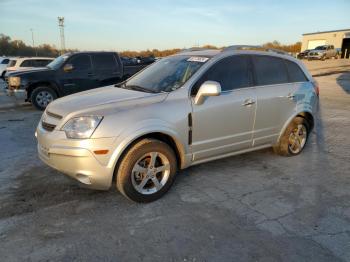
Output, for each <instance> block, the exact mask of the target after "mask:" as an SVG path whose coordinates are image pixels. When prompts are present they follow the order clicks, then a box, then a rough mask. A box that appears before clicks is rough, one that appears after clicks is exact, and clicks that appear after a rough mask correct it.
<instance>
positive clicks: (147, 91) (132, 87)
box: [120, 84, 158, 93]
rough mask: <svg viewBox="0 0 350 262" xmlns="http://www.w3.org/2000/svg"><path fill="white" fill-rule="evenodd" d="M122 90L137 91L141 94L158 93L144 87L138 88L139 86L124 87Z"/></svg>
mask: <svg viewBox="0 0 350 262" xmlns="http://www.w3.org/2000/svg"><path fill="white" fill-rule="evenodd" d="M120 87H121V88H125V89H130V90H135V91H141V92H146V93H158V92H156V91H153V90H150V89H147V88H144V87H142V86H137V85H125V84H124V85H122V86H120Z"/></svg>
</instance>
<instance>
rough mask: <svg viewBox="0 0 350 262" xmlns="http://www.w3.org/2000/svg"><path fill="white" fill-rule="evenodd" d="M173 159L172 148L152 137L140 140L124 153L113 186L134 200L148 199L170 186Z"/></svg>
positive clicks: (172, 178) (161, 193) (174, 174)
mask: <svg viewBox="0 0 350 262" xmlns="http://www.w3.org/2000/svg"><path fill="white" fill-rule="evenodd" d="M176 172H177V161H176V157H175V154H174V151H173V150H172V148H171V147H170V146H169V145H167V144H166V143H164V142H162V141H159V140H155V139H143V140H140V141H139V142H137V143H136V144H134V145H133V146H132V147H131V148H130V149H129V150H128V151H127V152H126V154H125V155H124V157H123V159H122V161H121V162H120V165H119V168H118V170H117V179H116V183H117V189H118V190H119V191H120V192H121V193H122V194H123V195H124V196H125V197H127V198H129V199H130V200H132V201H135V202H142V203H146V202H152V201H155V200H157V199H159V198H161V197H162V196H163V195H164V194H165V193H166V192H167V191H168V190H169V189H170V187H171V186H172V184H173V182H174V180H175V176H176Z"/></svg>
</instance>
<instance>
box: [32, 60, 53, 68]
mask: <svg viewBox="0 0 350 262" xmlns="http://www.w3.org/2000/svg"><path fill="white" fill-rule="evenodd" d="M49 63H50V60H44V59H38V60H33V66H34V67H45V66H46V65H48V64H49Z"/></svg>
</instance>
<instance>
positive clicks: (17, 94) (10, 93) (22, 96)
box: [6, 89, 27, 101]
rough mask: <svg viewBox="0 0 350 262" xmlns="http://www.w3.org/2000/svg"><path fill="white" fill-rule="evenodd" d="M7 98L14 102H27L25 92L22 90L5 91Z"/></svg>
mask: <svg viewBox="0 0 350 262" xmlns="http://www.w3.org/2000/svg"><path fill="white" fill-rule="evenodd" d="M6 93H7V95H8V96H13V97H15V98H16V100H24V101H26V100H27V90H24V89H6Z"/></svg>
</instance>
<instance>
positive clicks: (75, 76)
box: [59, 54, 98, 95]
mask: <svg viewBox="0 0 350 262" xmlns="http://www.w3.org/2000/svg"><path fill="white" fill-rule="evenodd" d="M66 64H71V65H72V66H73V70H72V71H69V72H64V71H63V68H62V69H61V70H62V71H61V75H60V76H59V79H60V81H61V86H62V87H63V90H64V93H65V94H66V95H67V94H73V93H76V92H81V91H85V90H89V89H93V88H96V87H98V85H97V84H98V82H97V79H96V77H95V75H94V73H93V70H92V64H91V58H90V55H89V54H77V55H74V56H72V57H71V58H69V59H68V61H67V62H66Z"/></svg>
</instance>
